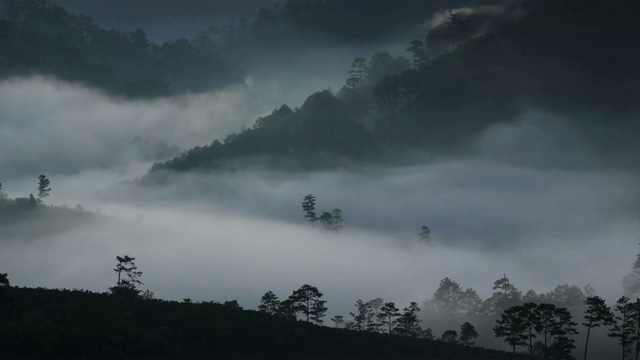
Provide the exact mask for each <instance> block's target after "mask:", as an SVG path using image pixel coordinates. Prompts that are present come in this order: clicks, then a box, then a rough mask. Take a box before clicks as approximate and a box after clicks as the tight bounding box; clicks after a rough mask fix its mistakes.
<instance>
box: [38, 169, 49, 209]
mask: <svg viewBox="0 0 640 360" xmlns="http://www.w3.org/2000/svg"><path fill="white" fill-rule="evenodd" d="M50 184H51V181H49V179H47V177H46V176H44V175H40V176H38V204H42V203H43V199H44V198H46V197H47V196H49V192H50V191H51V188H50V187H49V185H50Z"/></svg>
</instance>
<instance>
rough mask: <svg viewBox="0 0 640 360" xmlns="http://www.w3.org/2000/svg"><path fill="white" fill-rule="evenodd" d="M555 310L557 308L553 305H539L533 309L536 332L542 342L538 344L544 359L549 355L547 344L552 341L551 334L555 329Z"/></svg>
mask: <svg viewBox="0 0 640 360" xmlns="http://www.w3.org/2000/svg"><path fill="white" fill-rule="evenodd" d="M556 310H557V307H556V306H555V305H553V304H540V305H538V307H537V308H536V309H535V312H536V315H537V318H538V323H537V324H536V332H537V333H538V334H540V335H542V342H540V344H542V351H543V354H544V357H545V358H546V357H547V356H548V355H549V343H550V342H551V340H552V339H553V333H554V331H555V328H556V327H557V324H556V319H555V315H556Z"/></svg>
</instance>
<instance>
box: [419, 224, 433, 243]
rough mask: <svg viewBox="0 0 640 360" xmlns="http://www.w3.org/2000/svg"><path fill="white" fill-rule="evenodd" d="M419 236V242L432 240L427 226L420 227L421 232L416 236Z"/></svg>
mask: <svg viewBox="0 0 640 360" xmlns="http://www.w3.org/2000/svg"><path fill="white" fill-rule="evenodd" d="M418 235H419V236H420V240H423V241H426V242H429V241H431V240H433V239H432V238H431V230H430V229H429V227H428V226H424V225H423V226H422V230H421V231H420V233H419V234H418Z"/></svg>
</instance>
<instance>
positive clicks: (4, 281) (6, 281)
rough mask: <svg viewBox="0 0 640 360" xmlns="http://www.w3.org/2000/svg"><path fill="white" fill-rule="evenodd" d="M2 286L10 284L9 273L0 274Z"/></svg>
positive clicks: (0, 284)
mask: <svg viewBox="0 0 640 360" xmlns="http://www.w3.org/2000/svg"><path fill="white" fill-rule="evenodd" d="M0 286H10V284H9V277H8V275H7V274H0Z"/></svg>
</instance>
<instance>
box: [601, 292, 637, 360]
mask: <svg viewBox="0 0 640 360" xmlns="http://www.w3.org/2000/svg"><path fill="white" fill-rule="evenodd" d="M615 310H616V312H617V315H616V317H615V320H616V322H615V323H614V324H613V327H612V328H611V329H609V334H608V335H609V336H610V337H613V338H618V343H619V344H620V348H621V351H622V359H623V360H624V358H625V357H626V356H627V355H629V353H630V352H631V344H632V342H633V340H634V336H635V334H636V323H635V322H636V314H635V312H636V309H635V308H634V304H632V303H631V302H630V299H629V298H628V297H626V296H622V297H621V298H620V299H618V301H617V302H616V306H615Z"/></svg>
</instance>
